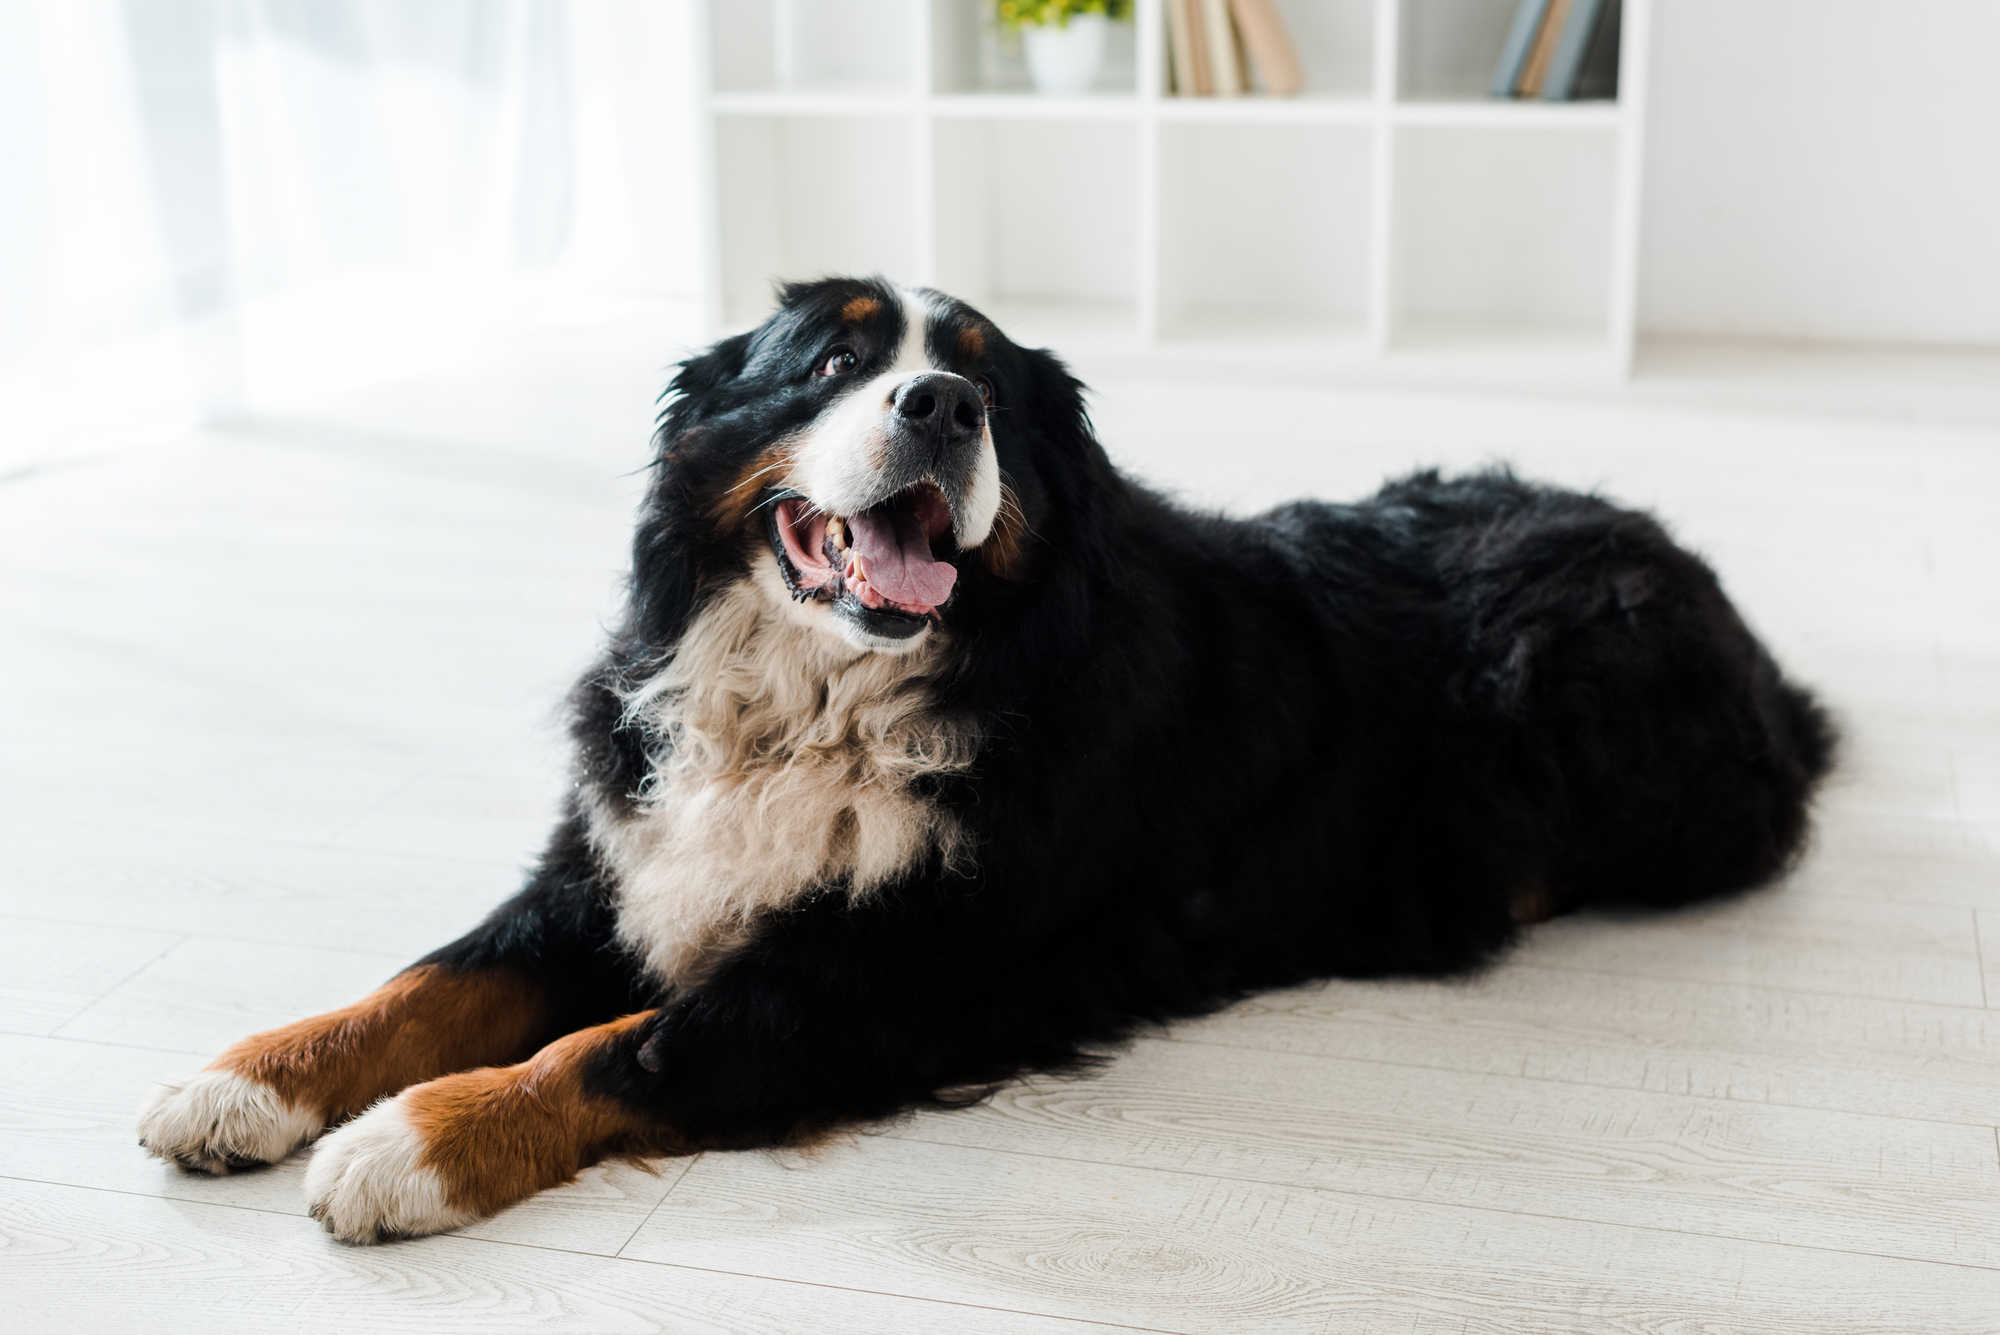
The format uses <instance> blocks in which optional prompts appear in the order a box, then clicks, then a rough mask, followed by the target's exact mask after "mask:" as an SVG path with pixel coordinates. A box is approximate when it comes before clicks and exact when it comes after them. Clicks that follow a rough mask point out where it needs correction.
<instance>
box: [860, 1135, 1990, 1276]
mask: <svg viewBox="0 0 2000 1335" xmlns="http://www.w3.org/2000/svg"><path fill="white" fill-rule="evenodd" d="M883 1138H884V1139H891V1140H905V1141H914V1142H916V1143H917V1144H921V1145H932V1146H936V1147H939V1148H942V1149H954V1150H966V1149H969V1150H973V1151H974V1152H975V1153H979V1154H1005V1155H1008V1156H1009V1157H1012V1158H1017V1159H1036V1160H1042V1161H1047V1162H1054V1163H1081V1164H1090V1165H1091V1166H1093V1167H1098V1168H1124V1167H1131V1166H1132V1165H1128V1164H1120V1163H1115V1162H1107V1161H1105V1160H1102V1159H1084V1158H1079V1157H1077V1156H1075V1155H1069V1154H1044V1153H1039V1152H1036V1151H1032V1150H1009V1149H1000V1148H998V1147H995V1146H990V1145H977V1146H972V1145H965V1144H963V1143H961V1142H959V1141H955V1140H930V1139H927V1138H925V1137H922V1136H910V1135H902V1134H899V1133H896V1132H884V1133H883ZM1143 1170H1144V1171H1145V1172H1148V1173H1167V1174H1170V1175H1172V1176H1175V1177H1192V1178H1199V1179H1201V1180H1202V1181H1205V1182H1237V1183H1241V1184H1243V1185H1245V1186H1256V1187H1285V1188H1289V1189H1291V1190H1293V1191H1303V1192H1309V1193H1311V1194H1312V1195H1315V1196H1321V1195H1323V1196H1358V1197H1361V1198H1363V1199H1366V1200H1373V1201H1395V1202H1397V1203H1399V1204H1403V1205H1417V1206H1432V1207H1437V1208H1442V1209H1447V1210H1472V1211H1476V1212H1478V1213H1480V1214H1488V1215H1505V1216H1507V1217H1508V1218H1511V1219H1541V1220H1545V1221H1548V1222H1552V1223H1560V1224H1583V1225H1586V1226H1588V1227H1591V1228H1626V1229H1633V1230H1636V1231H1638V1232H1643V1233H1661V1234H1666V1235H1669V1236H1672V1237H1678V1238H1709V1239H1713V1240H1715V1241H1718V1242H1741V1243H1747V1244H1749V1245H1751V1246H1756V1247H1789V1248H1792V1249H1794V1250H1797V1251H1808V1252H1822V1253H1825V1254H1827V1255H1829V1256H1872V1257H1875V1258H1876V1259H1878V1260H1883V1261H1903V1262H1908V1263H1909V1264H1912V1265H1948V1266H1953V1267H1956V1268H1958V1269H1960V1270H1974V1271H1978V1272H1980V1273H1982V1274H2000V1262H1995V1263H1994V1264H1992V1265H1980V1264H1977V1263H1976V1262H1972V1261H1940V1260H1938V1259H1936V1258H1935V1257H1929V1256H1905V1255H1902V1254H1901V1253H1898V1252H1871V1251H1863V1250H1860V1249H1858V1248H1854V1247H1830V1246H1827V1245H1825V1244H1823V1243H1816V1242H1774V1241H1772V1240H1771V1239H1769V1238H1750V1237H1744V1236H1743V1235H1741V1234H1738V1233H1706V1232H1703V1231H1701V1230H1700V1229H1692V1228H1671V1227H1669V1226H1667V1225H1665V1224H1632V1223H1610V1222H1606V1221H1605V1220H1602V1219H1589V1218H1584V1217H1581V1216H1578V1215H1566V1214H1544V1213H1542V1212H1540V1211H1537V1210H1509V1209H1506V1208H1505V1207H1503V1206H1498V1205H1473V1204H1468V1203H1466V1202H1463V1201H1432V1200H1425V1199H1424V1198H1423V1197H1420V1196H1398V1195H1395V1194H1393V1193H1390V1192H1384V1191H1367V1190H1364V1189H1362V1188H1360V1187H1312V1186H1304V1185H1301V1184H1299V1183H1296V1182H1289V1181H1281V1180H1277V1179H1274V1178H1263V1177H1237V1176H1235V1175H1234V1174H1230V1173H1204V1172H1200V1171H1198V1170H1196V1169H1192V1168H1166V1167H1162V1166H1160V1165H1158V1164H1145V1165H1143Z"/></svg>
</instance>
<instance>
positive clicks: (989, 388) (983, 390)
mask: <svg viewBox="0 0 2000 1335" xmlns="http://www.w3.org/2000/svg"><path fill="white" fill-rule="evenodd" d="M972 383H973V386H974V387H975V388H977V389H978V390H979V398H980V400H981V402H983V403H985V405H986V406H987V407H989V408H991V407H992V406H993V382H992V381H991V380H986V379H983V378H982V379H979V380H975V381H973V382H972Z"/></svg>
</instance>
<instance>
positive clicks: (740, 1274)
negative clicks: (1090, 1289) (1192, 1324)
mask: <svg viewBox="0 0 2000 1335" xmlns="http://www.w3.org/2000/svg"><path fill="white" fill-rule="evenodd" d="M611 1259H613V1260H615V1261H619V1262H621V1263H623V1264H625V1265H650V1266H658V1267H659V1268H660V1269H662V1270H691V1271H694V1272H695V1273H697V1274H702V1275H729V1276H732V1277H733V1278H736V1279H756V1280H762V1281H764V1282H765V1283H768V1284H796V1285H798V1286H799V1287H801V1288H809V1289H831V1290H833V1291H834V1292H835V1293H865V1294H873V1295H874V1296H876V1297H879V1298H900V1299H902V1300H903V1301H905V1302H913V1303H935V1304H936V1305H938V1306H940V1307H964V1308H969V1309H970V1310H972V1311H975V1312H1001V1313H1004V1314H1006V1315H1008V1316H1029V1317H1039V1318H1041V1319H1042V1320H1044V1321H1069V1322H1074V1323H1075V1324H1077V1325H1079V1326H1101V1327H1103V1328H1104V1329H1106V1330H1134V1331H1140V1332H1142V1335H1195V1333H1194V1332H1191V1331H1186V1330H1181V1329H1178V1328H1176V1327H1172V1326H1130V1325H1126V1324H1124V1323H1123V1322H1118V1321H1104V1320H1100V1319H1097V1318H1095V1317H1087V1316H1065V1315H1063V1314H1061V1313H1059V1312H1038V1311H1036V1310H1034V1309H1033V1308H1027V1307H998V1306H995V1305H994V1304H992V1303H969V1302H965V1301H962V1300H960V1299H957V1298H932V1297H928V1296H926V1295H924V1294H921V1293H898V1292H897V1291H895V1290H894V1289H857V1288H854V1287H852V1286H851V1285H847V1284H827V1283H824V1282H823V1281H820V1280H816V1279H796V1278H793V1277H791V1276H788V1275H763V1274H759V1273H757V1272H756V1271H754V1270H718V1269H716V1268H715V1267H714V1266H705V1265H686V1264H684V1263H682V1262H679V1261H648V1260H646V1259H644V1258H642V1257H637V1256H617V1257H613V1258H611Z"/></svg>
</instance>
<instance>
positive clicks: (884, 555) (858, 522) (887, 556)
mask: <svg viewBox="0 0 2000 1335" xmlns="http://www.w3.org/2000/svg"><path fill="white" fill-rule="evenodd" d="M847 526H848V529H849V531H850V532H851V533H852V535H853V538H854V546H855V550H857V551H858V552H860V554H861V557H862V559H863V561H864V563H865V564H866V566H867V570H868V584H869V586H870V587H871V588H873V589H874V590H875V591H876V592H877V593H879V594H881V595H882V596H883V597H884V598H887V599H888V600H889V601H890V602H892V603H901V604H903V606H905V607H923V608H933V607H936V606H938V604H940V603H942V602H943V601H944V600H945V599H946V598H949V597H950V596H951V586H952V584H953V583H954V582H955V581H956V580H957V579H958V571H957V570H956V569H955V568H954V567H952V566H951V565H950V564H949V563H947V562H944V561H933V560H932V559H931V540H930V538H929V537H928V536H927V535H926V534H925V533H924V525H923V521H922V520H920V519H918V518H917V517H916V516H915V515H913V514H910V513H909V512H907V511H897V512H894V513H891V512H889V511H887V510H884V509H883V508H882V507H880V506H877V507H876V508H875V509H873V510H866V511H863V512H862V513H861V514H858V515H854V516H852V517H850V518H849V519H848V521H847Z"/></svg>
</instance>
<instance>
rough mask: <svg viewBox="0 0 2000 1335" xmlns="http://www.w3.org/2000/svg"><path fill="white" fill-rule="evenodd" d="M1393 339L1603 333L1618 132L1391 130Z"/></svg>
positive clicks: (1570, 340) (1421, 341)
mask: <svg viewBox="0 0 2000 1335" xmlns="http://www.w3.org/2000/svg"><path fill="white" fill-rule="evenodd" d="M1396 136H1397V144H1396V184H1395V189H1396V201H1395V213H1396V217H1397V219H1398V222H1399V224H1400V229H1399V232H1398V238H1397V239H1398V244H1397V247H1396V252H1395V265H1396V272H1395V275H1394V279H1393V282H1392V290H1393V291H1394V292H1395V298H1396V309H1395V311H1394V312H1393V314H1392V317H1391V321H1392V324H1391V334H1390V338H1391V341H1392V343H1396V344H1401V345H1404V346H1411V347H1435V346H1439V345H1441V344H1474V345H1477V344H1480V343H1495V344H1507V343H1513V344H1534V345H1541V346H1561V345H1570V346H1576V347H1591V346H1598V345H1602V344H1603V343H1605V341H1606V340H1607V339H1608V338H1609V336H1610V329H1609V321H1610V318H1611V267H1612V266H1611V234H1612V224H1613V218H1612V208H1613V199H1614V196H1615V188H1614V187H1615V174H1616V169H1617V152H1618V140H1617V135H1616V132H1615V131H1612V130H1606V129H1592V128H1582V129H1574V128H1553V129H1551V128H1540V129H1530V130H1521V131H1505V130H1496V129H1494V128H1492V127H1489V126H1477V127H1449V126H1411V127H1404V128H1400V129H1398V130H1397V131H1396Z"/></svg>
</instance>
